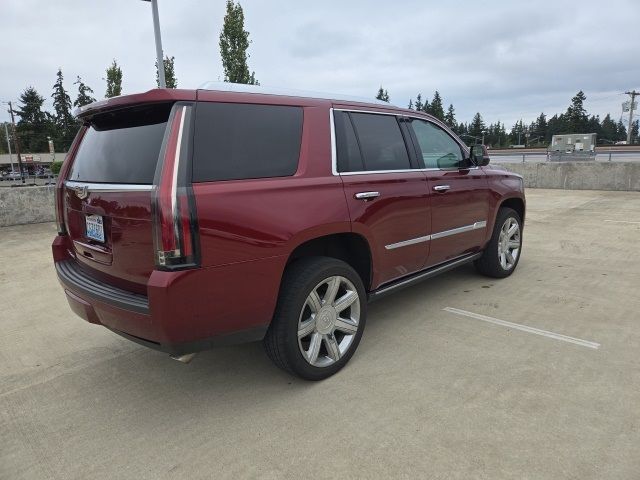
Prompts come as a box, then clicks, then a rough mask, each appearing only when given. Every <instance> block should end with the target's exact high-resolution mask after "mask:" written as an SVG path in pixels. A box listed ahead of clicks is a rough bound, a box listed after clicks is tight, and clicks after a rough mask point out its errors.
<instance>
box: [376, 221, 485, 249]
mask: <svg viewBox="0 0 640 480" xmlns="http://www.w3.org/2000/svg"><path fill="white" fill-rule="evenodd" d="M486 226H487V221H486V220H482V221H481V222H475V223H473V224H471V225H465V226H464V227H458V228H453V229H451V230H445V231H443V232H438V233H433V234H431V235H425V236H424V237H417V238H411V239H409V240H403V241H402V242H397V243H391V244H389V245H385V246H384V248H385V249H386V250H393V249H395V248H400V247H407V246H409V245H415V244H416V243H422V242H428V241H430V240H437V239H438V238H444V237H448V236H450V235H456V234H458V233H465V232H471V231H473V230H479V229H481V228H485V227H486Z"/></svg>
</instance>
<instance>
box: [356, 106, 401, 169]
mask: <svg viewBox="0 0 640 480" xmlns="http://www.w3.org/2000/svg"><path fill="white" fill-rule="evenodd" d="M350 115H351V119H352V120H353V126H354V127H355V129H356V133H357V135H358V141H359V143H360V150H361V152H362V157H363V160H364V166H365V169H366V170H404V169H408V168H411V165H410V163H409V155H408V154H407V147H406V146H405V143H404V138H403V137H402V132H401V131H400V126H399V125H398V121H397V120H396V117H394V116H393V115H376V114H368V113H351V114H350Z"/></svg>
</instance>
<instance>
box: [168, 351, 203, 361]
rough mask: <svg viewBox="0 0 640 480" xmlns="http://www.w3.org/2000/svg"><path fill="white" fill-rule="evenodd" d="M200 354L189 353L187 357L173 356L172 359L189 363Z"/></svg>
mask: <svg viewBox="0 0 640 480" xmlns="http://www.w3.org/2000/svg"><path fill="white" fill-rule="evenodd" d="M197 354H198V353H197V352H196V353H187V354H185V355H171V358H173V359H174V360H177V361H178V362H181V363H189V362H190V361H191V360H193V359H194V357H195V356H196V355H197Z"/></svg>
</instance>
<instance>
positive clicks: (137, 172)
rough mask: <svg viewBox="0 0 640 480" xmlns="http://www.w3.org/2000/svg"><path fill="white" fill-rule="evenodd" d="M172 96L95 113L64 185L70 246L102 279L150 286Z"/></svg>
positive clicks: (86, 267)
mask: <svg viewBox="0 0 640 480" xmlns="http://www.w3.org/2000/svg"><path fill="white" fill-rule="evenodd" d="M171 108H172V103H156V104H151V105H141V106H140V105H139V106H135V107H129V108H120V109H118V110H115V111H106V112H100V113H98V114H95V115H93V116H92V117H90V118H89V119H88V120H86V122H87V129H86V131H85V134H84V136H83V137H82V141H81V143H80V145H79V147H78V150H77V153H76V155H75V157H74V158H73V160H72V164H71V166H70V169H69V172H68V175H67V180H66V182H65V187H64V193H63V195H64V207H63V208H64V216H65V225H66V228H67V233H68V235H69V243H70V244H69V247H70V249H71V250H72V251H73V253H74V254H75V256H76V258H77V260H78V262H79V263H80V265H81V266H82V268H83V270H85V271H86V272H87V273H89V274H91V275H92V276H94V277H96V278H98V279H99V280H102V281H105V282H108V283H111V284H113V285H115V286H118V287H120V288H124V289H127V290H130V291H134V292H137V293H142V294H146V283H147V280H148V278H149V276H150V275H151V272H152V270H153V269H154V264H155V261H154V241H153V225H152V190H153V182H154V176H155V173H156V168H157V164H158V159H159V156H160V151H161V148H162V143H163V138H164V136H165V130H166V128H167V123H168V119H169V116H170V112H171Z"/></svg>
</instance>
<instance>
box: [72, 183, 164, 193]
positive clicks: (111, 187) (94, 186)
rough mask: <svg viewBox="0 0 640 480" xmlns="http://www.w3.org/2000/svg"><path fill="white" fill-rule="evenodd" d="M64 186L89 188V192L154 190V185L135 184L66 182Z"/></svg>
mask: <svg viewBox="0 0 640 480" xmlns="http://www.w3.org/2000/svg"><path fill="white" fill-rule="evenodd" d="M64 185H65V186H66V187H68V188H76V187H87V190H88V191H89V192H149V191H151V190H153V185H146V184H134V183H91V182H78V181H75V180H65V182H64Z"/></svg>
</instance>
